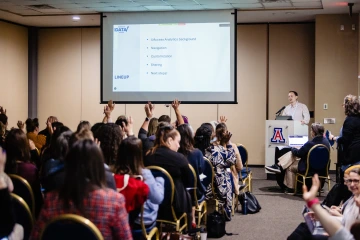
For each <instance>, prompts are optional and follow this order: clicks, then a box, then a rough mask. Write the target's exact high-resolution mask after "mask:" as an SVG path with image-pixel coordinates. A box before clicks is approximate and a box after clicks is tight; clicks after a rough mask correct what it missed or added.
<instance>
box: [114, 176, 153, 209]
mask: <svg viewBox="0 0 360 240" xmlns="http://www.w3.org/2000/svg"><path fill="white" fill-rule="evenodd" d="M114 180H115V184H116V190H117V192H119V193H121V194H122V195H124V197H125V203H126V204H125V207H126V210H127V212H128V213H129V212H131V211H133V210H138V209H140V208H141V206H142V205H143V204H144V202H145V201H146V199H147V197H148V195H149V187H148V185H146V183H144V182H143V177H142V176H141V175H139V176H130V175H129V174H125V175H120V174H114Z"/></svg>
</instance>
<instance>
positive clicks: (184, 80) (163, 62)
mask: <svg viewBox="0 0 360 240" xmlns="http://www.w3.org/2000/svg"><path fill="white" fill-rule="evenodd" d="M230 76H231V73H230V23H229V22H221V23H219V22H218V23H166V24H132V25H131V24H130V25H113V92H200V91H201V92H230V82H231V79H230ZM219 83H220V84H219Z"/></svg>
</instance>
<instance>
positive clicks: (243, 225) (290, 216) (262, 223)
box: [221, 168, 334, 240]
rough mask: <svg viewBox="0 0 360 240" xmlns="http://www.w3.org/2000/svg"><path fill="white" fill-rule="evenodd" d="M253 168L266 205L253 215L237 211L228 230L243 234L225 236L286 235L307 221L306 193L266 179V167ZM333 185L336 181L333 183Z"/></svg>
mask: <svg viewBox="0 0 360 240" xmlns="http://www.w3.org/2000/svg"><path fill="white" fill-rule="evenodd" d="M251 169H252V171H253V193H254V194H255V196H256V198H257V199H258V201H259V203H260V205H261V207H262V209H261V211H260V212H259V213H256V214H253V215H250V214H248V215H242V214H241V213H235V216H234V217H233V219H232V220H231V222H228V223H227V224H226V231H227V232H228V233H238V234H239V235H235V236H225V237H223V238H221V239H243V240H246V239H251V240H266V239H269V240H270V239H271V240H274V239H286V238H287V237H288V236H289V235H290V233H291V232H292V231H293V230H294V229H295V228H296V227H297V225H299V223H300V222H302V221H303V218H302V216H301V211H302V209H303V206H304V201H303V200H302V196H301V195H297V196H292V195H287V194H285V193H282V192H280V188H279V187H278V186H277V184H276V181H275V180H274V181H273V180H266V174H265V170H264V168H251ZM332 179H334V176H332ZM333 185H334V182H333V181H332V182H331V186H333ZM324 190H325V193H323V194H322V196H325V195H326V194H327V185H325V187H324ZM321 199H323V197H322V198H321Z"/></svg>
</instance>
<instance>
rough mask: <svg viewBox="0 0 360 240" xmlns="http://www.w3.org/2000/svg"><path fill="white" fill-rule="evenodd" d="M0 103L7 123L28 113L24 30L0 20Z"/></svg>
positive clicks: (12, 122) (20, 118)
mask: <svg viewBox="0 0 360 240" xmlns="http://www.w3.org/2000/svg"><path fill="white" fill-rule="evenodd" d="M0 86H1V94H0V106H4V107H5V108H6V109H7V115H8V122H9V127H8V129H10V128H11V127H16V123H17V121H18V120H21V121H25V120H26V117H27V115H28V31H27V28H25V27H21V26H18V25H14V24H10V23H6V22H2V21H0Z"/></svg>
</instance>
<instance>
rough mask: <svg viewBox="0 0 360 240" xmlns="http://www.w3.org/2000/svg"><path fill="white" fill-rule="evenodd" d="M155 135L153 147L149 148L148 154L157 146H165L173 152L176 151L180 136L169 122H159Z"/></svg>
mask: <svg viewBox="0 0 360 240" xmlns="http://www.w3.org/2000/svg"><path fill="white" fill-rule="evenodd" d="M155 135H156V138H155V142H154V147H153V148H151V149H150V154H153V153H154V152H155V151H156V149H158V148H159V147H167V148H169V149H170V150H172V151H174V152H177V151H178V149H179V147H180V139H181V137H180V134H179V132H178V131H177V130H176V129H175V128H174V127H173V126H172V125H171V124H169V123H166V122H160V123H159V126H158V129H157V131H156V134H155Z"/></svg>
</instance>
